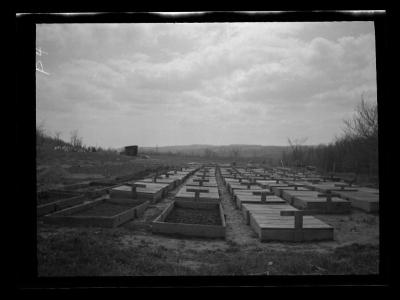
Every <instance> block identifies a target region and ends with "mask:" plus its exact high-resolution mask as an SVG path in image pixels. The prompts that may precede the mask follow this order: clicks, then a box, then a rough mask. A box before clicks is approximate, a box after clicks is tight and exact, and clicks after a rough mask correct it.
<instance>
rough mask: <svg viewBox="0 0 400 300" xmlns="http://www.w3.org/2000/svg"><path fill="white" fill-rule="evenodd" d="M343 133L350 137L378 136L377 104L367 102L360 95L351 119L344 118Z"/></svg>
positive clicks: (367, 137) (366, 137)
mask: <svg viewBox="0 0 400 300" xmlns="http://www.w3.org/2000/svg"><path fill="white" fill-rule="evenodd" d="M344 123H345V126H346V127H345V128H344V133H345V135H346V136H348V137H351V138H365V139H369V138H377V137H378V106H377V105H373V104H368V103H367V102H365V101H364V97H363V96H362V97H361V103H360V104H358V105H357V108H356V112H355V114H354V115H353V118H352V119H348V120H344Z"/></svg>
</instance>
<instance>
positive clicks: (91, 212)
mask: <svg viewBox="0 0 400 300" xmlns="http://www.w3.org/2000/svg"><path fill="white" fill-rule="evenodd" d="M138 205H139V204H137V203H135V204H133V203H131V204H128V203H126V204H116V203H110V202H104V203H101V204H98V205H96V206H93V207H91V208H89V209H86V210H82V211H79V212H76V213H74V214H73V215H74V216H96V217H97V216H102V217H111V216H115V215H117V214H119V213H122V212H124V211H126V210H128V209H131V208H133V207H135V206H138Z"/></svg>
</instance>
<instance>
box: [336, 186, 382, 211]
mask: <svg viewBox="0 0 400 300" xmlns="http://www.w3.org/2000/svg"><path fill="white" fill-rule="evenodd" d="M334 194H335V195H338V196H340V197H341V198H343V199H346V200H349V201H350V202H351V205H352V206H353V207H356V208H359V209H362V210H364V211H366V212H369V213H377V212H379V193H377V194H374V193H366V192H339V191H335V192H334Z"/></svg>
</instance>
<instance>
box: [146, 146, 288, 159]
mask: <svg viewBox="0 0 400 300" xmlns="http://www.w3.org/2000/svg"><path fill="white" fill-rule="evenodd" d="M288 149H289V148H288V146H262V145H240V144H237V145H223V146H215V145H199V144H195V145H179V146H162V147H140V146H139V152H141V153H155V152H158V153H169V154H181V155H194V156H210V157H215V156H219V157H235V156H236V157H248V158H250V157H257V158H266V159H273V160H275V159H280V158H281V157H282V152H283V151H287V150H288Z"/></svg>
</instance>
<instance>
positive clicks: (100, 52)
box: [36, 22, 376, 147]
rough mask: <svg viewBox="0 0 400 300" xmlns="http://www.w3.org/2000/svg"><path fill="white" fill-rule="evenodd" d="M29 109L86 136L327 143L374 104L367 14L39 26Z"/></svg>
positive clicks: (127, 140) (115, 141) (117, 143)
mask: <svg viewBox="0 0 400 300" xmlns="http://www.w3.org/2000/svg"><path fill="white" fill-rule="evenodd" d="M36 35H37V36H36V43H37V47H40V48H42V50H44V51H45V52H47V53H48V54H47V55H42V56H36V58H37V60H40V61H41V62H42V65H43V68H44V70H45V71H46V72H48V73H50V75H44V74H42V73H40V72H36V118H37V123H40V122H44V125H45V127H46V128H47V130H48V131H49V132H50V133H54V132H56V131H60V132H61V133H62V134H61V137H62V138H63V139H64V140H69V137H70V132H71V131H72V130H74V129H78V131H79V134H80V136H82V138H83V142H84V144H86V145H97V146H103V147H121V146H125V145H132V144H137V145H139V146H155V145H158V146H164V145H185V144H215V145H226V144H258V145H287V138H292V139H293V138H303V137H307V138H308V140H307V144H319V143H328V142H331V141H332V140H333V138H334V136H335V135H339V134H341V132H342V128H343V119H344V118H348V117H350V116H351V115H352V113H353V111H354V108H355V106H356V105H357V103H358V102H359V101H360V100H361V95H362V94H364V97H365V99H366V100H367V101H370V102H375V103H376V61H375V37H374V25H373V22H325V23H191V24H189V23H187V24H184V23H180V24H179V23H176V24H173V23H170V24H167V23H164V24H38V25H37V27H36Z"/></svg>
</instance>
